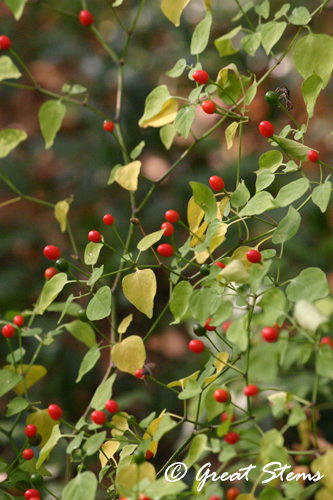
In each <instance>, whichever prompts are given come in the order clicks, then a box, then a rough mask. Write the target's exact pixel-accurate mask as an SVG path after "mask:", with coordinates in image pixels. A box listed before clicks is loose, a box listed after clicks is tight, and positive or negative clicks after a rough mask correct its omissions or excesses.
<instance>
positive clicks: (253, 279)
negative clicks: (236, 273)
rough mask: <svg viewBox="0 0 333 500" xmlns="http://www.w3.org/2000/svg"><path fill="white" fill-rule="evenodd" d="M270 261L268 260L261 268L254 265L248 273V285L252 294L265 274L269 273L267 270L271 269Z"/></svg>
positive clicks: (255, 291)
mask: <svg viewBox="0 0 333 500" xmlns="http://www.w3.org/2000/svg"><path fill="white" fill-rule="evenodd" d="M271 264H272V261H271V260H269V261H267V262H265V263H264V265H263V266H259V265H258V264H254V265H253V266H252V267H251V269H250V273H249V284H250V288H251V291H252V292H253V293H257V291H258V289H259V287H260V285H261V282H262V280H263V279H264V277H265V276H266V274H267V273H268V271H269V268H270V267H271Z"/></svg>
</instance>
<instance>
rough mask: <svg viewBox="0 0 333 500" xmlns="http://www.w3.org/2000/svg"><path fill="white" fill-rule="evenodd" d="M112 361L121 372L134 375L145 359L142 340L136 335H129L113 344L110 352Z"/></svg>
mask: <svg viewBox="0 0 333 500" xmlns="http://www.w3.org/2000/svg"><path fill="white" fill-rule="evenodd" d="M111 356H112V361H113V362H114V364H115V365H116V367H117V368H118V369H119V370H121V371H122V372H126V373H131V374H132V375H135V372H136V370H139V368H142V367H143V365H144V362H145V359H146V349H145V345H144V343H143V340H142V338H141V337H139V336H138V335H131V336H130V337H127V338H126V339H124V340H122V341H121V342H118V344H116V345H114V346H113V348H112V352H111Z"/></svg>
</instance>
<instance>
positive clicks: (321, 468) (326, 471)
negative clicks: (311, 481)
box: [310, 450, 333, 492]
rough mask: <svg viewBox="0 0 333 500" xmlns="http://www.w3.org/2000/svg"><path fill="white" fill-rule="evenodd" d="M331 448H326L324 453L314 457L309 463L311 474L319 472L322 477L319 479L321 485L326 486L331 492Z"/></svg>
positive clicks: (332, 477)
mask: <svg viewBox="0 0 333 500" xmlns="http://www.w3.org/2000/svg"><path fill="white" fill-rule="evenodd" d="M332 467H333V450H328V451H327V452H326V453H325V455H321V456H320V457H318V458H316V459H315V460H314V461H313V462H312V464H311V465H310V468H311V471H312V473H313V474H316V473H317V472H319V474H320V475H321V476H322V475H324V477H323V478H322V479H321V483H322V484H323V486H326V488H328V489H329V490H330V491H331V492H333V476H332Z"/></svg>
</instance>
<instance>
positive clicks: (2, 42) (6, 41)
mask: <svg viewBox="0 0 333 500" xmlns="http://www.w3.org/2000/svg"><path fill="white" fill-rule="evenodd" d="M11 45H12V42H11V41H10V38H8V36H6V35H1V36H0V49H2V50H9V49H10V47H11Z"/></svg>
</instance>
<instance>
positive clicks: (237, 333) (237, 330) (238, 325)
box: [226, 314, 248, 352]
mask: <svg viewBox="0 0 333 500" xmlns="http://www.w3.org/2000/svg"><path fill="white" fill-rule="evenodd" d="M247 319H248V315H247V314H244V316H242V317H241V318H238V319H236V320H235V321H233V322H232V323H231V325H230V326H229V328H228V330H227V333H226V337H227V339H228V340H229V341H230V342H233V343H234V344H236V346H237V347H239V348H240V350H241V351H243V352H244V351H246V349H247V346H248V335H247V331H246V327H247Z"/></svg>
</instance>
